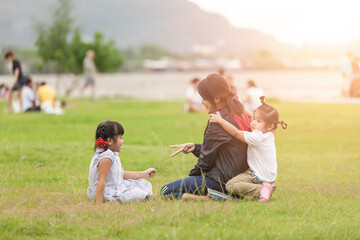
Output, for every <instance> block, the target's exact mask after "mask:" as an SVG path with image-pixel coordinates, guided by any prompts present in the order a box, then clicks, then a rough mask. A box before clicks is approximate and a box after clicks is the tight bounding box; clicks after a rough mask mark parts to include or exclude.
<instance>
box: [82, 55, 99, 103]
mask: <svg viewBox="0 0 360 240" xmlns="http://www.w3.org/2000/svg"><path fill="white" fill-rule="evenodd" d="M94 58H95V52H94V50H91V49H90V50H88V51H87V52H86V57H85V58H84V62H83V64H84V75H85V84H84V86H83V87H82V89H81V95H82V94H83V93H84V91H85V89H86V88H87V87H91V98H92V99H93V100H94V99H95V75H96V74H97V73H98V70H97V68H96V66H95V63H94Z"/></svg>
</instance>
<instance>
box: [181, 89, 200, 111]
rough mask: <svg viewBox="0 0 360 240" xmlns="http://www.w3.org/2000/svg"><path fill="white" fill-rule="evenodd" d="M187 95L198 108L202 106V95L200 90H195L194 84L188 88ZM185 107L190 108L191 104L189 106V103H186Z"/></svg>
mask: <svg viewBox="0 0 360 240" xmlns="http://www.w3.org/2000/svg"><path fill="white" fill-rule="evenodd" d="M185 97H186V99H190V100H191V102H192V103H193V104H194V106H195V107H197V108H198V109H200V108H201V102H202V97H201V96H200V94H199V92H198V91H197V90H195V88H194V87H193V86H190V87H189V88H188V89H187V90H186V93H185ZM185 108H187V109H188V108H189V106H187V104H186V105H185Z"/></svg>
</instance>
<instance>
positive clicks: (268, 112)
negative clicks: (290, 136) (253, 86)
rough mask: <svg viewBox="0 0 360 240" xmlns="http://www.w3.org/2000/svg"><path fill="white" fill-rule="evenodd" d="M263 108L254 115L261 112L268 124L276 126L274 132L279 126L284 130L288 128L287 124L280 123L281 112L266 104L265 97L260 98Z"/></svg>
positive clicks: (258, 109)
mask: <svg viewBox="0 0 360 240" xmlns="http://www.w3.org/2000/svg"><path fill="white" fill-rule="evenodd" d="M260 101H261V106H260V107H258V108H257V109H255V111H254V113H255V112H257V111H260V115H261V117H262V118H263V119H264V122H265V123H266V124H274V128H273V129H272V130H275V129H277V126H278V124H281V126H282V128H283V129H286V128H287V124H286V123H285V122H284V121H281V122H280V121H279V111H278V110H277V109H276V108H274V107H273V106H271V105H269V104H267V103H265V97H264V96H261V97H260Z"/></svg>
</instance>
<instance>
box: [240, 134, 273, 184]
mask: <svg viewBox="0 0 360 240" xmlns="http://www.w3.org/2000/svg"><path fill="white" fill-rule="evenodd" d="M244 138H245V141H246V143H247V144H248V150H247V161H248V164H249V167H250V168H251V170H253V171H254V172H255V174H256V176H258V177H259V178H260V179H261V180H262V181H266V182H274V181H275V180H276V174H277V163H276V148H275V137H274V134H273V133H272V132H267V133H262V132H260V131H259V130H254V131H253V132H246V131H244Z"/></svg>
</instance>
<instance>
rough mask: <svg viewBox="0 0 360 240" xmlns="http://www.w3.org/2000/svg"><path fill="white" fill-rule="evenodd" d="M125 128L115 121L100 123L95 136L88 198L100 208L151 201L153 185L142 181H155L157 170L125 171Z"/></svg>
mask: <svg viewBox="0 0 360 240" xmlns="http://www.w3.org/2000/svg"><path fill="white" fill-rule="evenodd" d="M124 133H125V131H124V128H123V127H122V126H121V124H120V123H118V122H115V121H104V122H101V123H100V124H99V125H98V126H97V129H96V134H95V139H96V143H95V150H96V151H95V154H94V156H93V158H92V160H91V163H90V171H89V188H88V190H87V194H88V196H89V197H90V198H91V199H93V200H95V201H96V203H97V204H99V203H103V201H104V199H105V200H108V201H113V200H117V201H119V202H129V201H133V200H144V199H148V198H150V197H151V196H152V195H153V193H152V186H151V183H150V182H148V181H146V180H144V179H142V178H152V177H154V174H155V172H156V169H154V168H149V169H147V170H145V171H124V170H123V168H122V166H121V161H120V158H119V152H120V150H121V146H122V145H123V143H124V140H123V138H122V136H123V135H124Z"/></svg>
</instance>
